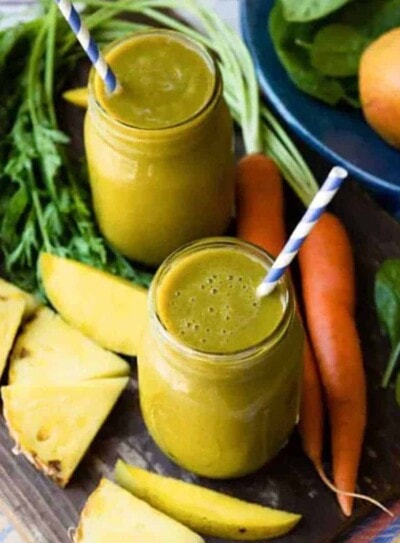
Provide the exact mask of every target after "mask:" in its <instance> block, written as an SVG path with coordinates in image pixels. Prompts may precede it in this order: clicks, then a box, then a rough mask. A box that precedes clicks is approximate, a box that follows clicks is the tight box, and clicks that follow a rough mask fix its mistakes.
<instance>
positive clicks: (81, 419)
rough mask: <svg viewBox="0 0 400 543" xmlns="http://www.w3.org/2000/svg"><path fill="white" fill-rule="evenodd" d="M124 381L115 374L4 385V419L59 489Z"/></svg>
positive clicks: (21, 447)
mask: <svg viewBox="0 0 400 543" xmlns="http://www.w3.org/2000/svg"><path fill="white" fill-rule="evenodd" d="M127 382H128V379H127V378H119V379H99V380H97V381H90V382H83V383H79V384H74V385H44V386H36V385H10V386H6V387H3V388H2V390H1V395H2V398H3V405H4V418H5V419H6V422H7V425H8V428H9V431H10V434H11V436H12V437H13V438H14V440H15V442H16V445H17V448H19V449H20V451H21V452H22V453H23V454H24V455H25V456H26V457H27V458H28V460H30V461H31V462H32V463H33V464H34V465H35V466H36V467H37V468H38V469H39V470H40V471H42V472H43V473H45V474H46V475H48V476H49V477H50V478H51V479H52V480H53V481H54V482H56V483H57V484H59V485H60V486H62V487H64V486H65V485H66V484H67V483H68V481H69V479H70V478H71V476H72V474H73V472H74V470H75V468H76V467H77V465H78V464H79V462H80V461H81V459H82V457H83V456H84V454H85V452H86V450H87V449H88V447H89V445H90V444H91V442H92V441H93V439H94V437H95V435H96V434H97V432H98V431H99V430H100V428H101V426H102V424H103V423H104V421H105V420H106V418H107V417H108V415H109V414H110V412H111V410H112V408H113V407H114V404H115V403H116V401H117V399H118V397H119V396H120V394H121V392H122V391H123V389H124V388H125V387H126V385H127Z"/></svg>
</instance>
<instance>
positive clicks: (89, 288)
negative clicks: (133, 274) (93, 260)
mask: <svg viewBox="0 0 400 543" xmlns="http://www.w3.org/2000/svg"><path fill="white" fill-rule="evenodd" d="M39 266H40V273H41V276H42V280H43V285H44V289H45V291H46V295H47V297H48V298H49V300H50V302H51V303H52V304H53V306H54V307H55V308H56V309H57V311H58V312H59V313H60V315H61V316H62V317H63V318H64V319H65V320H66V321H67V322H69V323H70V324H72V325H74V326H76V327H77V328H79V330H80V331H81V332H82V333H83V334H85V335H86V336H88V337H90V338H91V339H93V340H94V341H96V343H98V344H99V345H101V346H102V347H104V348H105V349H110V350H111V351H116V352H118V353H123V354H126V355H136V353H137V345H138V342H139V336H140V333H141V331H142V327H143V324H144V322H145V319H146V315H147V291H146V289H144V288H141V287H138V286H137V285H134V284H132V283H130V282H129V281H126V280H124V279H121V278H120V277H116V276H115V275H111V274H109V273H106V272H104V271H101V270H98V269H96V268H92V267H91V266H87V265H86V264H82V263H80V262H76V261H74V260H69V259H66V258H61V257H58V256H55V255H52V254H49V253H42V255H41V257H40V263H39Z"/></svg>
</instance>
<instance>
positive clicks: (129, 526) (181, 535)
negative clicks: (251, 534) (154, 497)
mask: <svg viewBox="0 0 400 543" xmlns="http://www.w3.org/2000/svg"><path fill="white" fill-rule="evenodd" d="M74 540H75V543H136V542H137V543H160V542H161V541H162V543H204V541H203V539H202V538H201V537H200V536H198V535H197V534H195V533H193V532H192V531H191V530H189V529H188V528H186V527H185V526H182V524H179V523H178V522H176V521H175V520H173V519H170V518H168V517H167V516H166V515H164V514H163V513H160V512H159V511H156V510H155V509H153V508H152V507H150V506H149V505H148V504H147V503H145V502H143V501H141V500H138V499H137V498H135V497H134V496H132V495H131V494H130V493H129V492H127V491H126V490H123V489H122V488H120V487H119V486H117V485H115V484H114V483H112V482H111V481H108V480H107V479H103V480H102V481H101V482H100V485H99V486H98V488H97V489H96V490H95V491H94V492H93V494H92V495H91V496H90V497H89V499H88V501H87V503H86V505H85V508H84V510H83V512H82V515H81V520H80V523H79V526H78V528H77V530H76V533H75V538H74Z"/></svg>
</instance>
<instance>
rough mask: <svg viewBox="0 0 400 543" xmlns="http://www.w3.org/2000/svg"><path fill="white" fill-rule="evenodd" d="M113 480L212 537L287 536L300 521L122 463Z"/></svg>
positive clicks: (251, 538)
mask: <svg viewBox="0 0 400 543" xmlns="http://www.w3.org/2000/svg"><path fill="white" fill-rule="evenodd" d="M115 478H116V481H117V483H118V484H120V485H121V486H122V487H123V488H125V489H126V490H129V491H130V492H132V494H133V495H134V496H136V497H137V498H140V499H142V500H144V501H146V502H148V503H149V504H150V505H152V506H153V507H155V508H156V509H159V510H160V511H163V512H164V513H166V514H167V515H170V516H171V517H172V518H174V519H176V520H178V521H180V522H182V523H183V524H185V525H186V526H189V527H190V528H192V529H193V530H196V531H197V532H199V533H201V534H204V535H209V536H213V537H221V538H225V539H230V540H231V539H233V540H242V541H252V540H253V541H254V540H257V539H265V538H270V537H277V536H280V535H284V534H286V533H287V532H289V531H290V530H291V529H292V528H294V526H296V524H297V523H298V522H299V520H300V518H301V517H300V515H295V514H292V513H286V512H285V511H278V510H275V509H270V508H268V507H263V506H261V505H257V504H253V503H248V502H244V501H241V500H238V499H236V498H232V497H231V496H226V495H224V494H220V493H219V492H215V491H212V490H209V489H207V488H202V487H200V486H197V485H193V484H189V483H185V482H183V481H178V480H177V479H171V478H169V477H163V476H161V475H157V474H155V473H150V472H149V471H146V470H143V469H140V468H136V467H134V466H129V465H128V464H125V463H124V462H122V461H121V460H120V461H118V463H117V465H116V469H115Z"/></svg>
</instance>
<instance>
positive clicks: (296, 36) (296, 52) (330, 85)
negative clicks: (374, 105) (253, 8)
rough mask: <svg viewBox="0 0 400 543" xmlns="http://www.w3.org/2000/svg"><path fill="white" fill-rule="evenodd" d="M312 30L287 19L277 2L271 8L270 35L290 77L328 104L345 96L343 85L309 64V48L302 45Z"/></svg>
mask: <svg viewBox="0 0 400 543" xmlns="http://www.w3.org/2000/svg"><path fill="white" fill-rule="evenodd" d="M316 30H317V27H315V26H314V25H313V24H306V25H304V24H297V23H287V22H286V21H285V19H284V17H283V12H282V8H281V6H280V4H279V3H276V4H275V6H274V7H273V9H272V11H271V14H270V18H269V31H270V35H271V38H272V41H273V43H274V47H275V51H276V52H277V54H278V57H279V59H280V61H281V62H282V64H283V65H284V67H285V69H286V71H287V73H288V76H289V77H290V79H291V80H292V81H293V83H294V84H295V85H296V86H297V87H298V88H299V89H301V90H302V91H303V92H306V93H307V94H310V95H311V96H313V97H314V98H319V99H320V100H322V101H323V102H326V103H327V104H329V105H336V104H337V103H338V102H340V101H341V100H343V99H345V97H346V90H345V87H344V86H343V84H342V83H341V82H340V81H338V80H336V79H333V78H329V77H326V76H324V75H323V74H321V73H320V72H319V71H318V70H316V69H315V68H314V67H313V66H312V65H311V62H310V54H309V51H308V50H307V49H305V48H304V44H307V43H308V44H310V46H311V44H312V42H313V40H314V34H315V31H316ZM301 44H303V45H301Z"/></svg>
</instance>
